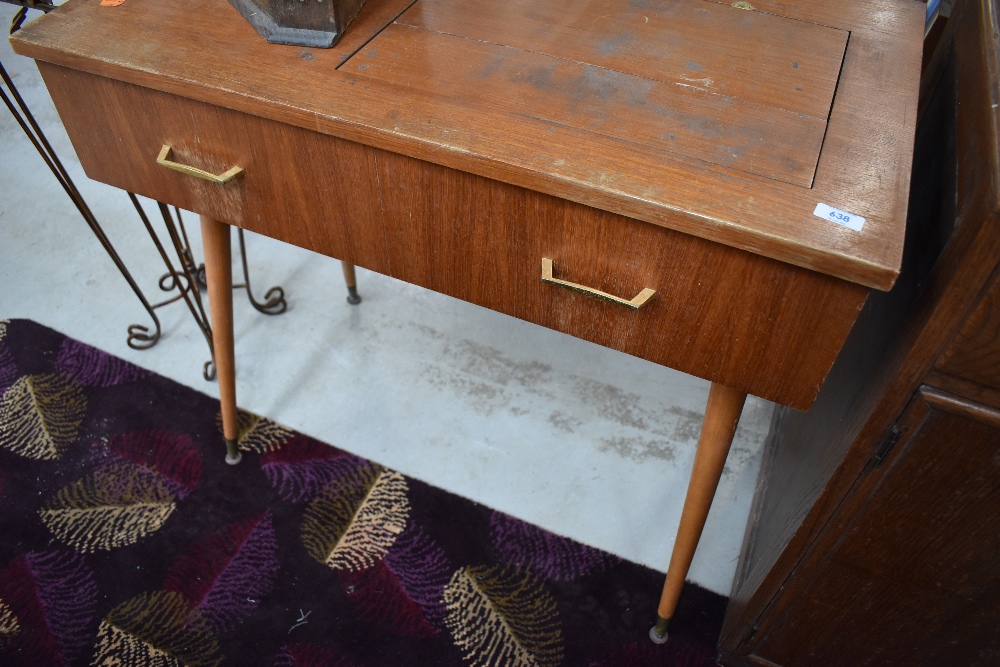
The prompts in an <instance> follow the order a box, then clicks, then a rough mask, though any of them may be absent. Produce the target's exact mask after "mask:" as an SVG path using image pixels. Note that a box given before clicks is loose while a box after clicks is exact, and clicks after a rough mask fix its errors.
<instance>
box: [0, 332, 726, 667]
mask: <svg viewBox="0 0 1000 667" xmlns="http://www.w3.org/2000/svg"><path fill="white" fill-rule="evenodd" d="M217 412H218V407H217V402H216V401H215V400H213V399H211V398H209V397H207V396H204V395H202V394H200V393H198V392H196V391H193V390H191V389H188V388H186V387H183V386H181V385H179V384H177V383H175V382H172V381H170V380H167V379H165V378H162V377H159V376H156V375H153V374H151V373H148V372H146V371H143V370H141V369H139V368H138V367H136V366H133V365H131V364H129V363H127V362H125V361H122V360H120V359H118V358H116V357H113V356H111V355H108V354H105V353H104V352H101V351H99V350H97V349H95V348H92V347H89V346H86V345H83V344H81V343H79V342H77V341H74V340H72V339H70V338H66V337H65V336H63V335H61V334H59V333H57V332H55V331H52V330H50V329H47V328H45V327H42V326H40V325H38V324H35V323H33V322H30V321H27V320H12V321H9V322H0V664H2V665H30V666H32V667H43V666H47V665H91V664H93V665H125V666H132V665H140V666H144V665H156V666H169V665H192V666H202V665H220V664H228V665H266V666H286V665H287V666H295V665H309V666H313V665H316V666H321V665H332V666H337V667H355V666H358V667H361V666H372V667H374V666H392V667H400V666H401V667H405V666H408V665H428V666H434V667H439V666H445V665H475V666H486V665H495V666H497V667H506V666H508V665H511V666H520V665H524V666H528V665H532V666H538V667H555V666H557V665H580V666H586V667H597V666H604V665H607V666H617V665H621V666H623V667H624V666H627V667H642V666H644V665H678V666H679V665H683V666H685V667H688V666H689V667H695V666H698V665H713V664H715V643H716V639H717V636H718V632H719V626H720V625H721V621H722V614H723V612H724V609H725V602H726V601H725V599H724V598H722V597H720V596H718V595H715V594H713V593H710V592H708V591H705V590H702V589H699V588H697V587H695V586H691V585H689V586H687V587H686V589H685V591H684V596H683V597H682V599H681V605H680V609H679V611H678V616H677V618H675V620H674V623H673V625H672V627H671V639H670V641H669V642H668V643H667V644H666V645H663V646H657V645H654V644H653V643H652V642H650V641H649V639H648V638H647V632H648V630H649V625H650V623H651V621H652V619H653V618H654V614H655V609H656V602H657V595H658V592H659V588H660V585H661V581H662V579H661V576H662V575H661V574H660V573H657V572H653V571H651V570H649V569H646V568H643V567H640V566H637V565H633V564H631V563H628V562H625V561H623V560H621V559H618V558H615V557H613V556H610V555H608V554H606V553H603V552H601V551H597V550H595V549H591V548H589V547H585V546H583V545H580V544H577V543H576V542H573V541H570V540H568V539H564V538H561V537H557V536H555V535H553V534H551V533H547V532H545V531H543V530H541V529H539V528H536V527H534V526H531V525H529V524H527V523H524V522H522V521H519V520H517V519H514V518H512V517H510V516H507V515H504V514H501V513H499V512H496V511H492V510H490V509H489V508H487V507H483V506H481V505H478V504H476V503H474V502H471V501H468V500H465V499H463V498H459V497H457V496H454V495H452V494H449V493H446V492H444V491H441V490H439V489H436V488H434V487H432V486H429V485H427V484H424V483H422V482H420V481H418V480H415V479H412V478H408V477H405V476H404V475H401V474H399V473H398V472H395V471H392V470H389V469H387V468H384V467H383V466H380V465H378V464H377V463H374V462H371V461H367V460H365V459H362V458H359V457H357V456H354V455H352V454H349V453H347V452H344V451H340V450H338V449H335V448H333V447H330V446H328V445H325V444H323V443H321V442H318V441H316V440H313V439H311V438H309V437H306V436H304V435H301V434H299V433H296V432H294V431H291V430H290V429H286V428H284V427H282V426H279V425H278V424H275V423H273V422H271V421H269V420H267V419H263V418H260V417H257V416H254V415H250V414H243V415H242V422H241V427H242V433H241V438H240V446H241V448H242V449H243V450H244V451H245V454H244V457H243V462H242V463H241V464H240V465H238V466H235V467H231V466H227V465H226V464H225V463H224V462H223V453H224V452H223V447H222V441H221V438H220V435H219V427H218V416H217Z"/></svg>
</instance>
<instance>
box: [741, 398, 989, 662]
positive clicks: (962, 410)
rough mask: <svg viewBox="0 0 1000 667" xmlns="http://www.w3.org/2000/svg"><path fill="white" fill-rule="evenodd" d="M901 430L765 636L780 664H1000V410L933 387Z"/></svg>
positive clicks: (765, 646) (762, 651) (764, 650)
mask: <svg viewBox="0 0 1000 667" xmlns="http://www.w3.org/2000/svg"><path fill="white" fill-rule="evenodd" d="M899 425H900V429H901V431H902V435H901V439H900V442H899V443H898V444H897V445H896V447H895V449H894V450H893V452H892V454H891V456H892V458H891V460H889V461H887V462H886V464H885V469H884V470H880V471H879V474H872V475H870V476H869V477H867V478H864V479H862V480H860V481H859V488H857V489H856V491H855V496H856V502H855V503H853V504H854V505H855V506H854V507H852V512H851V514H850V515H849V516H850V519H849V523H848V524H847V526H846V527H845V530H844V531H843V532H842V533H841V535H840V537H839V539H838V540H837V541H836V543H835V544H834V545H832V546H831V548H830V549H828V550H826V551H825V552H824V553H823V555H822V557H821V558H820V562H819V563H817V564H816V566H815V573H814V575H813V576H812V577H811V578H810V582H809V584H808V585H807V586H806V587H804V588H803V589H802V590H801V591H799V592H798V595H797V598H796V604H795V613H792V614H787V615H784V616H783V617H782V618H781V619H780V620H779V622H778V623H776V624H774V625H773V626H772V627H770V628H768V630H767V632H766V633H765V634H764V635H763V637H762V639H761V641H760V646H759V648H758V654H759V655H762V656H766V658H767V660H769V661H770V662H771V663H772V664H777V665H789V666H791V665H802V664H811V665H856V666H858V667H864V666H867V665H927V666H931V665H947V664H956V665H990V664H994V662H995V658H996V656H997V655H998V652H1000V634H998V633H997V631H996V620H997V617H998V614H1000V603H998V602H997V600H998V593H1000V587H998V583H997V579H996V572H997V567H996V554H997V553H998V552H1000V532H998V531H997V530H996V526H995V524H994V523H993V522H992V521H990V520H989V519H988V517H995V516H997V515H998V514H1000V486H998V485H997V483H996V479H997V477H998V476H1000V455H998V454H1000V412H997V411H995V410H992V409H987V408H983V407H981V406H977V405H976V404H971V403H965V402H963V401H961V400H957V399H955V398H954V397H951V396H949V395H947V394H942V393H939V392H935V391H933V390H930V389H925V390H922V391H921V392H920V393H919V394H918V395H917V397H916V398H915V399H914V401H913V404H912V405H911V407H910V408H908V409H907V411H906V412H905V413H904V415H903V416H902V417H901V419H900V422H899ZM949 443H952V444H953V446H956V447H957V446H960V453H959V452H958V451H955V450H953V455H944V456H942V452H941V448H942V447H945V446H948V444H949ZM959 443H960V444H959ZM844 638H850V640H849V641H845V639H844Z"/></svg>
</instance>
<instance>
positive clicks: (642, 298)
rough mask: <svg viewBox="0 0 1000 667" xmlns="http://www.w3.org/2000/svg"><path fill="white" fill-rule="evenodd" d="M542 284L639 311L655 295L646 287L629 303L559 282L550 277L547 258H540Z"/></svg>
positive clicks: (597, 291)
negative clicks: (558, 286) (548, 284)
mask: <svg viewBox="0 0 1000 667" xmlns="http://www.w3.org/2000/svg"><path fill="white" fill-rule="evenodd" d="M542 282H543V283H552V284H553V285H560V286H562V287H565V288H566V289H568V290H572V291H574V292H579V293H580V294H584V295H586V296H589V297H593V298H595V299H600V300H601V301H607V302H609V303H617V304H620V305H622V306H625V307H627V308H631V309H632V310H639V309H640V308H642V307H643V306H644V305H645V304H646V302H647V301H649V299H650V297H652V296H653V295H654V294H656V290H653V289H649V288H648V287H646V288H645V289H643V290H642V291H641V292H639V293H638V294H637V295H636V296H635V298H633V299H632V300H631V301H630V300H628V299H623V298H621V297H618V296H615V295H613V294H608V293H606V292H602V291H600V290H596V289H594V288H593V287H587V286H586V285H578V284H576V283H571V282H569V281H568V280H559V279H558V278H553V277H552V260H551V259H549V258H548V257H542Z"/></svg>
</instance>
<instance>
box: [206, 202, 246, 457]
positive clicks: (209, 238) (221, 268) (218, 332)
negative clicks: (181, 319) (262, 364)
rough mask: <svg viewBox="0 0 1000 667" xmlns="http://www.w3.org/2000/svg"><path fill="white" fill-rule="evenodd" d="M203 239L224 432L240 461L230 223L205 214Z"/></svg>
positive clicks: (228, 449)
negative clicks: (227, 223)
mask: <svg viewBox="0 0 1000 667" xmlns="http://www.w3.org/2000/svg"><path fill="white" fill-rule="evenodd" d="M201 240H202V244H203V245H204V247H205V279H206V281H207V282H208V306H209V310H210V311H211V313H212V347H213V348H214V353H215V371H216V375H217V376H218V379H219V402H220V403H221V404H222V435H223V437H224V438H225V439H226V463H228V464H230V465H236V464H237V463H239V462H240V459H241V458H242V454H240V450H239V448H238V447H237V440H238V438H239V435H240V427H239V421H238V419H237V415H236V353H235V351H234V350H233V264H232V249H231V247H230V244H229V225H226V224H224V223H221V222H219V221H217V220H213V219H212V218H209V217H206V216H204V215H203V216H201Z"/></svg>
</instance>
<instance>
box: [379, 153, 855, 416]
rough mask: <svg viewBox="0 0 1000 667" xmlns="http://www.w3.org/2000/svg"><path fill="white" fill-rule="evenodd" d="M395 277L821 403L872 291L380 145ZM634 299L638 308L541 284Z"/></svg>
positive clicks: (743, 384)
mask: <svg viewBox="0 0 1000 667" xmlns="http://www.w3.org/2000/svg"><path fill="white" fill-rule="evenodd" d="M376 162H377V167H378V174H379V182H380V184H381V193H382V203H383V215H384V220H385V224H386V230H385V234H386V238H387V239H390V243H389V244H388V253H389V256H390V258H389V263H390V266H389V271H390V273H391V275H393V276H394V277H396V278H400V279H402V280H405V281H407V282H410V283H415V284H417V285H422V286H424V287H428V288H430V289H433V290H435V291H438V292H443V293H445V294H449V295H452V296H455V297H457V298H459V299H462V300H464V301H470V302H472V303H476V304H479V305H481V306H484V307H486V308H490V309H492V310H498V311H501V312H504V313H507V314H510V315H514V316H516V317H519V318H521V319H524V320H528V321H530V322H535V323H537V324H540V325H542V326H545V327H549V328H551V329H556V330H558V331H562V332H564V333H567V334H571V335H573V336H577V337H579V338H583V339H586V340H589V341H592V342H595V343H598V344H600V345H603V346H606V347H611V348H614V349H617V350H621V351H623V352H626V353H629V354H633V355H635V356H638V357H642V358H645V359H648V360H650V361H653V362H656V363H660V364H664V365H666V366H670V367H672V368H677V369H679V370H682V371H684V372H687V373H691V374H693V375H697V376H699V377H702V378H706V379H709V380H713V381H718V382H723V383H725V384H727V385H729V386H731V387H734V388H737V389H742V390H745V391H747V392H749V393H752V394H755V395H757V396H761V397H764V398H767V399H770V400H774V401H777V402H779V403H782V404H786V405H791V406H793V407H797V408H800V409H804V408H807V407H808V406H809V405H810V404H811V403H812V401H813V399H814V398H815V396H816V393H817V392H818V391H819V388H820V385H821V384H822V382H823V379H824V378H825V377H826V374H827V372H828V371H829V369H830V366H831V365H832V363H833V361H834V359H835V357H836V355H837V353H838V351H839V350H840V348H841V346H842V344H843V342H844V340H845V338H846V337H847V334H848V333H849V331H850V329H851V326H852V325H853V323H854V320H855V319H856V317H857V315H858V313H859V312H860V309H861V306H862V305H863V304H864V301H865V298H866V295H867V289H865V288H863V287H860V286H857V285H854V284H852V283H848V282H845V281H842V280H839V279H835V278H831V277H829V276H825V275H822V274H819V273H816V272H813V271H808V270H805V269H801V268H798V267H795V266H792V265H789V264H785V263H782V262H777V261H775V260H771V259H768V258H765V257H762V256H759V255H754V254H752V253H748V252H744V251H741V250H736V249H733V248H730V247H728V246H723V245H720V244H717V243H713V242H710V241H705V240H703V239H699V238H696V237H693V236H690V235H686V234H680V233H677V232H674V231H671V230H669V229H665V228H663V227H659V226H656V225H652V224H649V223H645V222H640V221H636V220H633V219H630V218H626V217H623V216H620V215H615V214H612V213H607V212H605V211H601V210H598V209H594V208H591V207H588V206H584V205H581V204H576V203H573V202H569V201H566V200H563V199H559V198H556V197H551V196H548V195H544V194H540V193H537V192H533V191H530V190H526V189H523V188H519V187H515V186H511V185H507V184H504V183H500V182H497V181H493V180H490V179H486V178H481V177H478V176H474V175H471V174H468V173H464V172H460V171H456V170H453V169H448V168H445V167H440V166H436V165H432V164H429V163H427V162H423V161H420V160H415V159H411V158H407V157H403V156H400V155H396V154H392V153H387V152H384V151H376ZM543 257H547V258H549V259H551V260H553V267H554V276H555V277H556V278H561V279H564V280H568V281H571V282H574V283H582V284H584V285H587V286H589V287H593V288H595V289H598V290H601V291H603V292H607V293H610V294H614V295H617V296H621V297H624V298H626V299H631V298H632V297H634V296H635V295H637V294H639V293H640V291H641V290H643V289H644V288H652V289H654V290H656V294H655V296H653V297H652V299H650V300H649V302H648V303H647V304H646V305H644V306H643V307H642V308H640V309H638V310H631V309H629V308H626V307H623V306H621V305H618V304H614V303H605V302H602V301H598V300H595V299H589V298H586V297H585V296H583V295H581V294H578V293H575V292H572V291H569V290H567V289H564V288H562V287H560V286H557V285H552V284H548V283H543V282H542V281H541V264H542V258H543Z"/></svg>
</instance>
